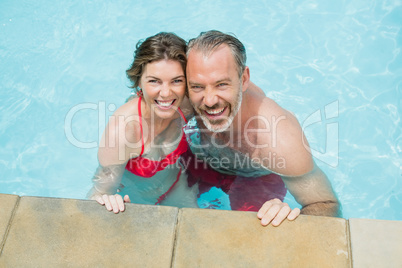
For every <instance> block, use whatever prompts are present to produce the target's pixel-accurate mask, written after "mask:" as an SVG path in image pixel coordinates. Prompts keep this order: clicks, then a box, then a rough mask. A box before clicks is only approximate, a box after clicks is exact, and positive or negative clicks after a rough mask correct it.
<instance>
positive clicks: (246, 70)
mask: <svg viewBox="0 0 402 268" xmlns="http://www.w3.org/2000/svg"><path fill="white" fill-rule="evenodd" d="M241 82H242V91H243V92H244V91H246V90H247V89H248V86H249V84H250V69H249V68H248V66H246V67H245V68H244V71H243V74H242V75H241Z"/></svg>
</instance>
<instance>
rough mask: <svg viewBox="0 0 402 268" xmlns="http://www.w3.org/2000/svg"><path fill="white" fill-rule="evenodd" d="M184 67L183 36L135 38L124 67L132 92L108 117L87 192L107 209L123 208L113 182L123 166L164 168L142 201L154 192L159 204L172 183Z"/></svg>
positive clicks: (145, 174) (143, 170) (143, 174)
mask: <svg viewBox="0 0 402 268" xmlns="http://www.w3.org/2000/svg"><path fill="white" fill-rule="evenodd" d="M185 69H186V42H185V41H184V40H183V39H182V38H180V37H178V36H176V35H175V34H173V33H163V32H162V33H159V34H156V35H155V36H151V37H149V38H147V39H146V40H145V41H143V42H141V41H140V42H138V44H137V46H136V51H135V53H134V62H133V63H132V66H131V68H130V69H128V70H127V76H128V78H129V79H130V80H131V82H132V83H133V86H132V87H133V88H134V89H135V91H136V94H137V95H138V97H131V98H129V99H128V101H127V102H126V103H125V104H123V105H122V106H121V107H119V108H118V109H117V110H116V112H115V113H114V114H113V116H112V117H111V118H110V120H109V123H108V125H107V127H106V129H105V132H104V133H103V136H102V140H101V143H100V146H99V151H98V159H99V164H100V165H99V167H98V169H97V171H96V174H95V176H94V178H93V182H94V186H93V188H92V189H91V191H90V192H89V193H88V197H89V198H91V199H94V200H96V201H97V202H98V203H100V204H102V205H105V207H106V208H107V209H108V210H109V211H111V210H113V211H114V212H115V213H118V212H119V211H124V203H125V202H130V198H129V196H128V195H125V196H124V199H123V198H122V197H121V195H119V194H116V191H119V190H122V189H117V188H118V187H119V185H120V182H121V179H122V176H123V173H124V171H125V169H127V170H128V171H130V172H131V173H133V174H135V175H136V178H137V179H139V180H140V179H143V180H144V178H150V177H155V175H157V174H158V173H161V172H165V170H166V172H167V173H166V172H165V173H166V174H164V175H163V176H162V179H161V178H160V179H159V181H158V183H157V185H155V187H151V188H153V189H152V193H154V192H155V191H158V190H159V191H160V192H159V193H157V194H156V195H155V193H154V194H153V195H154V196H153V197H151V198H148V199H147V200H146V202H151V201H150V200H152V198H155V199H156V200H155V201H156V202H154V203H155V204H159V203H160V202H162V201H163V200H164V199H165V198H166V196H167V195H168V193H170V192H171V191H172V189H173V187H174V186H176V188H177V185H176V184H177V183H178V181H179V178H180V176H181V168H180V165H178V164H179V157H180V155H181V154H183V153H184V152H186V151H187V148H188V147H187V143H186V140H185V137H184V135H183V131H182V126H183V124H184V123H185V122H187V120H186V116H187V117H189V116H191V115H192V107H191V105H190V103H189V101H188V99H187V97H185V90H186V78H185ZM156 177H157V176H156ZM159 177H161V176H159ZM145 180H146V179H145ZM120 186H121V185H120ZM120 188H122V187H120ZM148 188H149V186H148Z"/></svg>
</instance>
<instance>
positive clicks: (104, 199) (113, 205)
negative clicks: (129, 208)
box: [95, 194, 131, 214]
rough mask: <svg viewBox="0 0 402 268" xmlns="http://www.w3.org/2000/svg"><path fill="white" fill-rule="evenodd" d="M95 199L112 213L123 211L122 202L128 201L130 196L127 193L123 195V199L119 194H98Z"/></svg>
mask: <svg viewBox="0 0 402 268" xmlns="http://www.w3.org/2000/svg"><path fill="white" fill-rule="evenodd" d="M95 200H96V201H97V202H98V203H99V204H101V205H104V206H105V207H106V209H107V210H109V211H112V210H113V212H114V213H116V214H117V213H119V212H120V211H121V212H123V211H124V210H125V205H124V203H130V202H131V201H130V197H129V196H128V195H125V196H124V200H123V198H122V197H121V195H119V194H115V195H107V194H104V195H98V196H96V198H95Z"/></svg>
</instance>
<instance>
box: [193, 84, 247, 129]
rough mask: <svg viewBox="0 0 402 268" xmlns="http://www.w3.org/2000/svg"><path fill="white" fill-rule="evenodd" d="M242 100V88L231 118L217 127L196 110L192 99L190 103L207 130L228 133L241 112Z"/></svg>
mask: <svg viewBox="0 0 402 268" xmlns="http://www.w3.org/2000/svg"><path fill="white" fill-rule="evenodd" d="M242 99H243V91H242V88H241V87H240V88H239V92H238V94H237V99H236V102H235V105H234V106H233V109H231V113H230V116H229V117H227V118H225V119H222V120H221V121H225V122H224V123H223V125H221V124H218V125H217V124H213V123H211V122H210V120H209V119H208V118H207V117H206V116H205V115H204V114H203V113H202V112H201V111H200V110H199V109H198V108H195V106H194V104H193V103H192V102H191V99H190V102H191V104H192V105H193V107H194V110H195V111H196V112H197V113H198V115H199V116H200V117H201V120H202V122H203V123H204V125H205V126H206V128H207V129H208V130H209V131H211V132H214V133H221V132H224V131H226V130H227V129H228V128H229V127H230V126H231V125H232V122H233V119H234V118H235V116H236V115H237V113H238V112H239V110H240V106H241V102H242Z"/></svg>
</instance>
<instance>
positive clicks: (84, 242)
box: [0, 194, 402, 267]
mask: <svg viewBox="0 0 402 268" xmlns="http://www.w3.org/2000/svg"><path fill="white" fill-rule="evenodd" d="M0 254H1V255H0V267H123V266H124V267H402V222H400V221H382V220H364V219H350V220H345V219H339V218H328V217H314V216H300V217H299V218H297V219H296V220H295V221H293V222H289V221H286V222H284V223H283V224H282V225H281V226H279V227H272V226H268V227H262V226H261V225H260V223H259V221H258V220H257V217H256V213H255V212H236V211H222V210H219V211H218V210H207V209H190V208H188V209H178V208H174V207H166V206H149V205H136V204H128V206H127V210H126V211H125V212H124V213H119V214H117V215H115V214H113V213H111V212H108V211H106V209H105V208H103V207H101V206H100V205H98V204H97V203H96V202H95V201H88V200H75V199H58V198H43V197H19V196H15V195H5V194H0Z"/></svg>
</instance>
